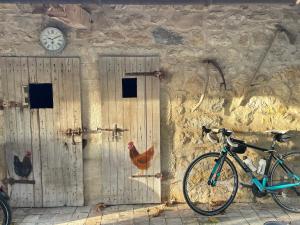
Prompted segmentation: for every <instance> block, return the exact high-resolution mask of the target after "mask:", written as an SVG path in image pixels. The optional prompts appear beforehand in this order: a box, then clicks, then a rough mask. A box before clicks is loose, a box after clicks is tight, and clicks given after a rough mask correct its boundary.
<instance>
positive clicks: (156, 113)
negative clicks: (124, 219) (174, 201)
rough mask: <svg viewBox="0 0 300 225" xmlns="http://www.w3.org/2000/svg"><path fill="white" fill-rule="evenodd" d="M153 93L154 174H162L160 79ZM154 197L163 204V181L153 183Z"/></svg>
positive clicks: (155, 67) (156, 65)
mask: <svg viewBox="0 0 300 225" xmlns="http://www.w3.org/2000/svg"><path fill="white" fill-rule="evenodd" d="M159 64H160V62H159V57H158V56H157V57H153V58H152V66H153V67H152V71H158V70H159ZM152 88H153V90H152V93H153V95H152V96H153V105H152V107H153V129H154V130H155V134H153V145H154V149H156V152H155V154H154V158H153V167H154V174H156V173H160V172H161V166H160V101H159V99H160V81H159V79H153V81H152ZM153 190H154V197H153V203H160V202H161V180H160V179H154V183H153Z"/></svg>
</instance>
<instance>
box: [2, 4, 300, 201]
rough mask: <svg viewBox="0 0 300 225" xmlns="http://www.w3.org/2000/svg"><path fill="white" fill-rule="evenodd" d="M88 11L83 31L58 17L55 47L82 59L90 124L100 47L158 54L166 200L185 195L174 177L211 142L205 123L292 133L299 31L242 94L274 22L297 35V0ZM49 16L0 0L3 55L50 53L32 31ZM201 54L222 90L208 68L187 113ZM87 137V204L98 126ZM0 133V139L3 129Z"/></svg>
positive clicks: (298, 95)
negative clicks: (292, 0)
mask: <svg viewBox="0 0 300 225" xmlns="http://www.w3.org/2000/svg"><path fill="white" fill-rule="evenodd" d="M92 17H93V24H92V26H91V29H90V30H75V29H70V28H68V27H66V26H62V28H64V30H65V32H66V33H67V36H68V46H67V48H66V49H65V51H64V52H63V53H62V54H61V55H62V56H69V55H76V56H80V57H81V60H82V109H83V126H85V127H88V128H90V129H95V128H96V127H98V126H100V125H101V124H100V118H101V102H100V99H101V96H100V94H101V93H100V82H101V80H99V76H98V69H97V60H98V55H99V54H105V53H108V54H148V53H149V54H152V53H155V54H156V53H158V54H160V56H161V67H162V68H163V69H164V70H165V71H167V76H166V78H165V79H164V80H162V82H161V154H162V171H163V173H164V174H165V180H164V181H163V182H162V191H163V193H162V194H163V199H164V200H166V199H176V200H179V201H181V200H183V198H182V194H181V186H182V185H181V180H182V176H183V173H184V171H185V169H186V167H187V166H188V164H189V163H190V162H191V160H192V159H193V158H195V157H196V156H198V155H200V154H202V153H204V152H206V151H209V150H212V149H217V147H216V146H213V145H212V144H209V143H208V141H207V140H203V139H202V138H201V126H202V125H208V126H214V127H228V128H231V129H233V130H235V131H236V136H238V137H241V138H245V139H246V140H248V141H251V142H253V143H255V144H259V145H264V146H267V145H268V142H269V141H270V140H271V139H270V137H268V136H266V135H265V134H264V131H265V130H268V129H290V130H293V131H294V132H295V134H296V135H297V134H298V133H297V131H298V130H299V122H300V105H299V104H300V37H298V38H297V40H296V43H295V44H293V45H292V44H290V43H289V42H288V39H287V37H286V36H285V35H284V34H279V35H278V38H277V40H276V41H275V43H274V46H273V48H272V49H271V51H270V54H269V55H268V56H267V58H266V61H265V63H264V65H263V66H262V69H261V71H260V73H259V74H258V78H257V82H258V83H259V84H258V85H257V86H255V87H252V88H251V89H250V92H249V94H248V96H247V99H248V101H247V102H246V104H245V105H244V106H240V105H239V102H240V99H241V96H242V93H243V90H244V89H245V87H248V86H249V81H250V80H251V77H252V75H253V72H254V70H255V68H256V66H257V65H258V63H259V59H260V57H261V55H262V54H263V53H264V51H265V49H266V48H267V46H268V43H269V40H270V39H271V38H272V36H273V33H274V25H275V24H277V23H281V24H283V25H285V26H286V27H288V28H289V29H290V30H291V31H292V32H293V33H297V34H298V36H299V34H300V33H299V32H300V8H299V6H298V7H291V6H282V5H224V6H221V5H213V6H209V7H207V6H202V5H185V6H180V5H175V6H124V5H118V6H115V5H106V6H101V7H100V6H99V7H95V8H93V10H92ZM52 23H53V21H52V20H49V19H48V18H46V17H44V16H42V15H32V14H30V13H22V12H21V11H20V10H19V9H18V8H17V7H16V6H14V5H1V6H0V27H1V29H0V52H1V55H20V56H21V55H42V56H44V55H47V53H46V52H45V51H44V50H43V48H42V47H41V46H40V45H39V43H38V38H39V32H40V31H41V29H42V28H43V27H45V26H46V25H48V24H52ZM59 25H60V24H59ZM207 57H213V58H216V59H217V60H218V62H219V63H220V65H221V67H222V68H223V70H224V73H225V78H226V82H227V84H228V88H229V90H227V91H224V90H223V89H222V88H220V85H219V83H220V82H221V80H220V77H219V76H218V73H217V71H216V70H214V69H213V68H211V67H210V68H209V73H210V80H209V87H208V94H207V97H206V98H205V100H204V102H203V104H202V105H201V106H200V108H199V109H197V110H196V111H195V112H192V111H191V109H192V107H193V106H194V105H195V104H196V103H197V102H198V99H199V97H200V96H201V94H202V92H203V89H204V83H205V79H206V71H205V66H204V65H203V64H201V63H200V61H201V59H203V58H207ZM1 115H2V114H0V116H1ZM2 119H3V118H2ZM2 127H3V126H1V129H0V134H1V136H2V133H3V129H2ZM87 138H88V145H87V147H86V149H84V183H85V200H86V203H92V202H97V196H98V193H97V187H98V186H99V184H100V182H101V180H100V178H99V172H98V170H97V168H98V166H99V165H98V164H99V160H98V157H99V149H100V147H99V146H100V145H101V141H100V137H99V136H98V135H97V134H93V135H88V137H87ZM0 140H1V143H3V138H1V139H0ZM299 146H300V139H299V138H297V137H296V138H294V139H293V141H291V142H290V143H288V144H284V145H282V146H281V147H282V148H283V149H286V150H282V151H287V150H288V149H297V147H299ZM246 154H247V155H250V156H251V157H252V159H254V160H256V159H258V158H259V156H258V155H257V154H255V153H252V152H250V151H249V152H247V153H246ZM257 161H258V160H256V162H257ZM242 179H244V180H246V178H242ZM237 200H241V201H251V195H250V194H248V191H245V190H242V191H239V195H238V198H237Z"/></svg>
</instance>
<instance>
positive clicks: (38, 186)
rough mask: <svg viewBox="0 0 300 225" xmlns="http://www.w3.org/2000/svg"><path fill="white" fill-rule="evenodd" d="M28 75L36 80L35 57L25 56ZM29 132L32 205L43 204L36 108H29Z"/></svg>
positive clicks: (38, 205) (32, 79)
mask: <svg viewBox="0 0 300 225" xmlns="http://www.w3.org/2000/svg"><path fill="white" fill-rule="evenodd" d="M27 65H28V77H29V82H30V83H36V82H37V78H36V76H37V65H36V59H35V58H33V57H29V58H27ZM30 118H31V119H30V133H31V136H32V138H31V149H32V164H33V178H34V180H35V185H34V206H35V207H42V206H43V190H42V175H41V174H42V170H41V149H40V130H39V112H38V110H37V109H30Z"/></svg>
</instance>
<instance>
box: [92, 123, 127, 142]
mask: <svg viewBox="0 0 300 225" xmlns="http://www.w3.org/2000/svg"><path fill="white" fill-rule="evenodd" d="M97 131H111V132H112V139H113V140H116V141H118V139H119V137H120V136H121V133H123V132H125V131H128V129H122V128H119V127H118V125H117V124H115V125H114V128H113V129H111V128H97Z"/></svg>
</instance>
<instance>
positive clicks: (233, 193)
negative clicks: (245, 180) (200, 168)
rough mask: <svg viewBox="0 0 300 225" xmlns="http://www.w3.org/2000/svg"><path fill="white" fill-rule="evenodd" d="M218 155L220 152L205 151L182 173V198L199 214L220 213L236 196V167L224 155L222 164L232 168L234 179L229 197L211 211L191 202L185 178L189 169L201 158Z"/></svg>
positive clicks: (211, 214)
mask: <svg viewBox="0 0 300 225" xmlns="http://www.w3.org/2000/svg"><path fill="white" fill-rule="evenodd" d="M219 156H220V153H217V152H211V153H206V154H203V155H201V156H199V157H198V158H196V159H195V160H194V161H192V163H191V164H190V165H189V167H188V168H187V170H186V172H185V174H184V178H183V195H184V198H185V200H186V202H187V204H188V206H189V207H190V208H191V209H192V210H194V211H195V212H196V213H199V214H202V215H205V216H213V215H217V214H220V213H221V212H223V211H224V210H225V209H226V208H228V207H229V205H230V204H231V203H232V202H233V200H234V198H235V196H236V193H237V190H238V174H237V171H236V168H235V166H234V165H233V163H232V162H231V160H230V159H228V158H227V157H226V158H225V161H224V164H225V163H227V164H228V165H229V167H230V169H231V170H232V173H233V179H234V187H233V191H232V193H231V195H230V198H229V199H228V201H226V202H225V204H223V205H222V207H219V208H217V209H216V210H211V211H208V210H202V209H200V208H198V207H197V206H195V205H194V204H193V202H192V201H191V199H190V197H189V193H188V190H187V185H188V184H187V179H188V176H189V173H190V172H191V170H192V169H193V167H194V166H195V165H196V164H197V163H199V162H200V161H201V160H202V159H205V158H207V157H214V158H217V157H219Z"/></svg>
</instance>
